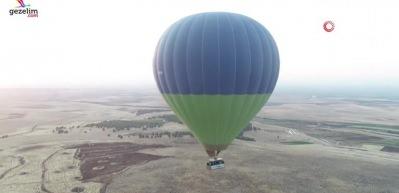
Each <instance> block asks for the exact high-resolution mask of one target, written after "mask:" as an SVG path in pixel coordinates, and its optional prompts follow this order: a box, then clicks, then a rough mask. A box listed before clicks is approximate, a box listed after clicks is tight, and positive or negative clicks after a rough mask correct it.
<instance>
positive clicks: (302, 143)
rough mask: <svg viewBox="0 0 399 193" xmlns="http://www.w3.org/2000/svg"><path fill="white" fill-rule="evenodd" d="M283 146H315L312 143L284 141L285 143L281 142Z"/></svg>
mask: <svg viewBox="0 0 399 193" xmlns="http://www.w3.org/2000/svg"><path fill="white" fill-rule="evenodd" d="M280 143H282V144H286V145H309V144H313V143H312V142H309V141H284V142H280Z"/></svg>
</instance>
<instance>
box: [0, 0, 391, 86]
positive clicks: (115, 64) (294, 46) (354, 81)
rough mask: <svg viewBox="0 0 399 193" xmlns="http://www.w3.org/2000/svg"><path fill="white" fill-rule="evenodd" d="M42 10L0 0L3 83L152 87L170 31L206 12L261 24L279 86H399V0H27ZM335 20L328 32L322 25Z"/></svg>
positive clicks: (0, 84)
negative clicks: (273, 53)
mask: <svg viewBox="0 0 399 193" xmlns="http://www.w3.org/2000/svg"><path fill="white" fill-rule="evenodd" d="M25 3H26V4H30V5H31V8H32V9H37V10H38V11H39V17H38V18H27V17H26V16H22V15H14V16H10V15H9V9H13V8H15V7H16V6H18V3H17V1H16V0H1V1H0V28H1V30H0V88H21V87H22V88H25V87H33V88H35V87H45V88H46V87H79V86H100V87H101V86H112V85H129V86H131V85H133V86H134V85H136V86H137V85H139V86H154V85H155V81H154V78H153V74H152V59H153V54H154V51H155V47H156V44H157V42H158V40H159V38H160V36H161V35H162V33H163V32H164V31H165V30H166V29H167V28H168V27H169V26H170V25H171V24H172V23H173V22H175V21H176V20H178V19H180V18H182V17H185V16H188V15H191V14H195V13H200V12H209V11H227V12H235V13H240V14H244V15H247V16H250V17H252V18H253V19H255V20H257V21H259V22H260V23H262V24H263V25H264V26H265V27H266V28H267V29H268V30H269V31H270V32H271V34H272V35H273V37H274V39H275V40H276V43H277V46H278V48H279V52H280V60H281V64H280V65H281V71H280V77H279V81H278V85H301V86H304V85H305V86H309V85H312V86H314V85H316V86H322V87H328V86H334V85H347V86H355V87H356V86H362V87H365V86H366V87H367V86H377V87H389V86H396V85H399V75H398V74H399V57H398V46H397V45H399V36H398V35H397V34H399V25H397V22H398V21H397V19H398V18H399V12H398V11H397V10H396V8H397V3H396V1H394V0H392V1H388V0H381V1H377V0H350V1H348V0H259V1H255V0H167V1H166V0H158V1H152V0H145V1H144V0H142V1H134V0H112V1H110V0H97V1H94V0H84V1H82V0H68V1H61V0H25ZM326 20H332V21H333V22H334V23H335V30H334V31H333V32H331V33H327V32H325V31H324V30H323V23H324V22H325V21H326Z"/></svg>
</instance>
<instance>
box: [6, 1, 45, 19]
mask: <svg viewBox="0 0 399 193" xmlns="http://www.w3.org/2000/svg"><path fill="white" fill-rule="evenodd" d="M17 2H18V3H19V6H17V7H16V8H14V9H10V16H13V15H27V16H28V17H39V11H38V10H37V9H31V8H30V4H26V3H25V2H24V0H17Z"/></svg>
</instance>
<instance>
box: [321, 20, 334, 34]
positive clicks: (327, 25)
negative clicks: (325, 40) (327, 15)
mask: <svg viewBox="0 0 399 193" xmlns="http://www.w3.org/2000/svg"><path fill="white" fill-rule="evenodd" d="M323 28H324V31H326V32H332V31H333V30H334V28H335V24H334V22H332V21H326V22H324V24H323Z"/></svg>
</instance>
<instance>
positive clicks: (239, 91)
mask: <svg viewBox="0 0 399 193" xmlns="http://www.w3.org/2000/svg"><path fill="white" fill-rule="evenodd" d="M279 63H280V62H279V54H278V50H277V46H276V43H275V41H274V39H273V37H272V36H271V34H270V33H269V31H268V30H267V29H266V28H265V27H263V26H262V25H261V24H260V23H258V22H257V21H255V20H253V19H251V18H249V17H247V16H244V15H240V14H235V13H227V12H209V13H199V14H195V15H191V16H187V17H184V18H182V19H180V20H179V21H177V22H176V23H174V24H173V25H172V26H170V27H169V28H168V29H167V30H166V32H165V33H164V34H163V35H162V37H161V39H160V40H159V42H158V45H157V48H156V51H155V56H154V66H153V67H154V76H155V80H156V83H157V85H158V88H159V90H160V92H161V93H162V96H163V98H164V99H165V100H166V102H167V103H168V104H169V106H170V107H171V108H172V110H173V111H174V112H175V113H176V115H177V116H178V117H179V118H180V119H181V120H182V121H183V122H184V124H185V125H186V126H187V127H188V128H189V129H190V130H191V131H192V133H193V134H194V136H195V137H196V139H197V140H198V141H199V142H200V143H201V144H202V145H203V146H204V148H205V150H206V152H207V153H208V155H209V156H210V157H214V158H215V159H216V156H217V155H218V154H219V152H220V151H222V150H225V149H226V148H227V146H228V145H229V144H230V143H231V142H232V141H233V140H234V138H235V137H237V135H238V134H239V133H240V131H241V130H242V129H243V128H244V127H246V126H247V125H248V123H249V121H250V120H251V119H252V118H253V117H254V116H255V115H256V114H257V113H258V112H259V110H260V109H261V108H262V107H263V106H264V104H265V103H266V101H267V100H268V99H269V97H270V95H271V93H272V92H273V89H274V87H275V85H276V82H277V79H278V74H279V66H280V64H279Z"/></svg>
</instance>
